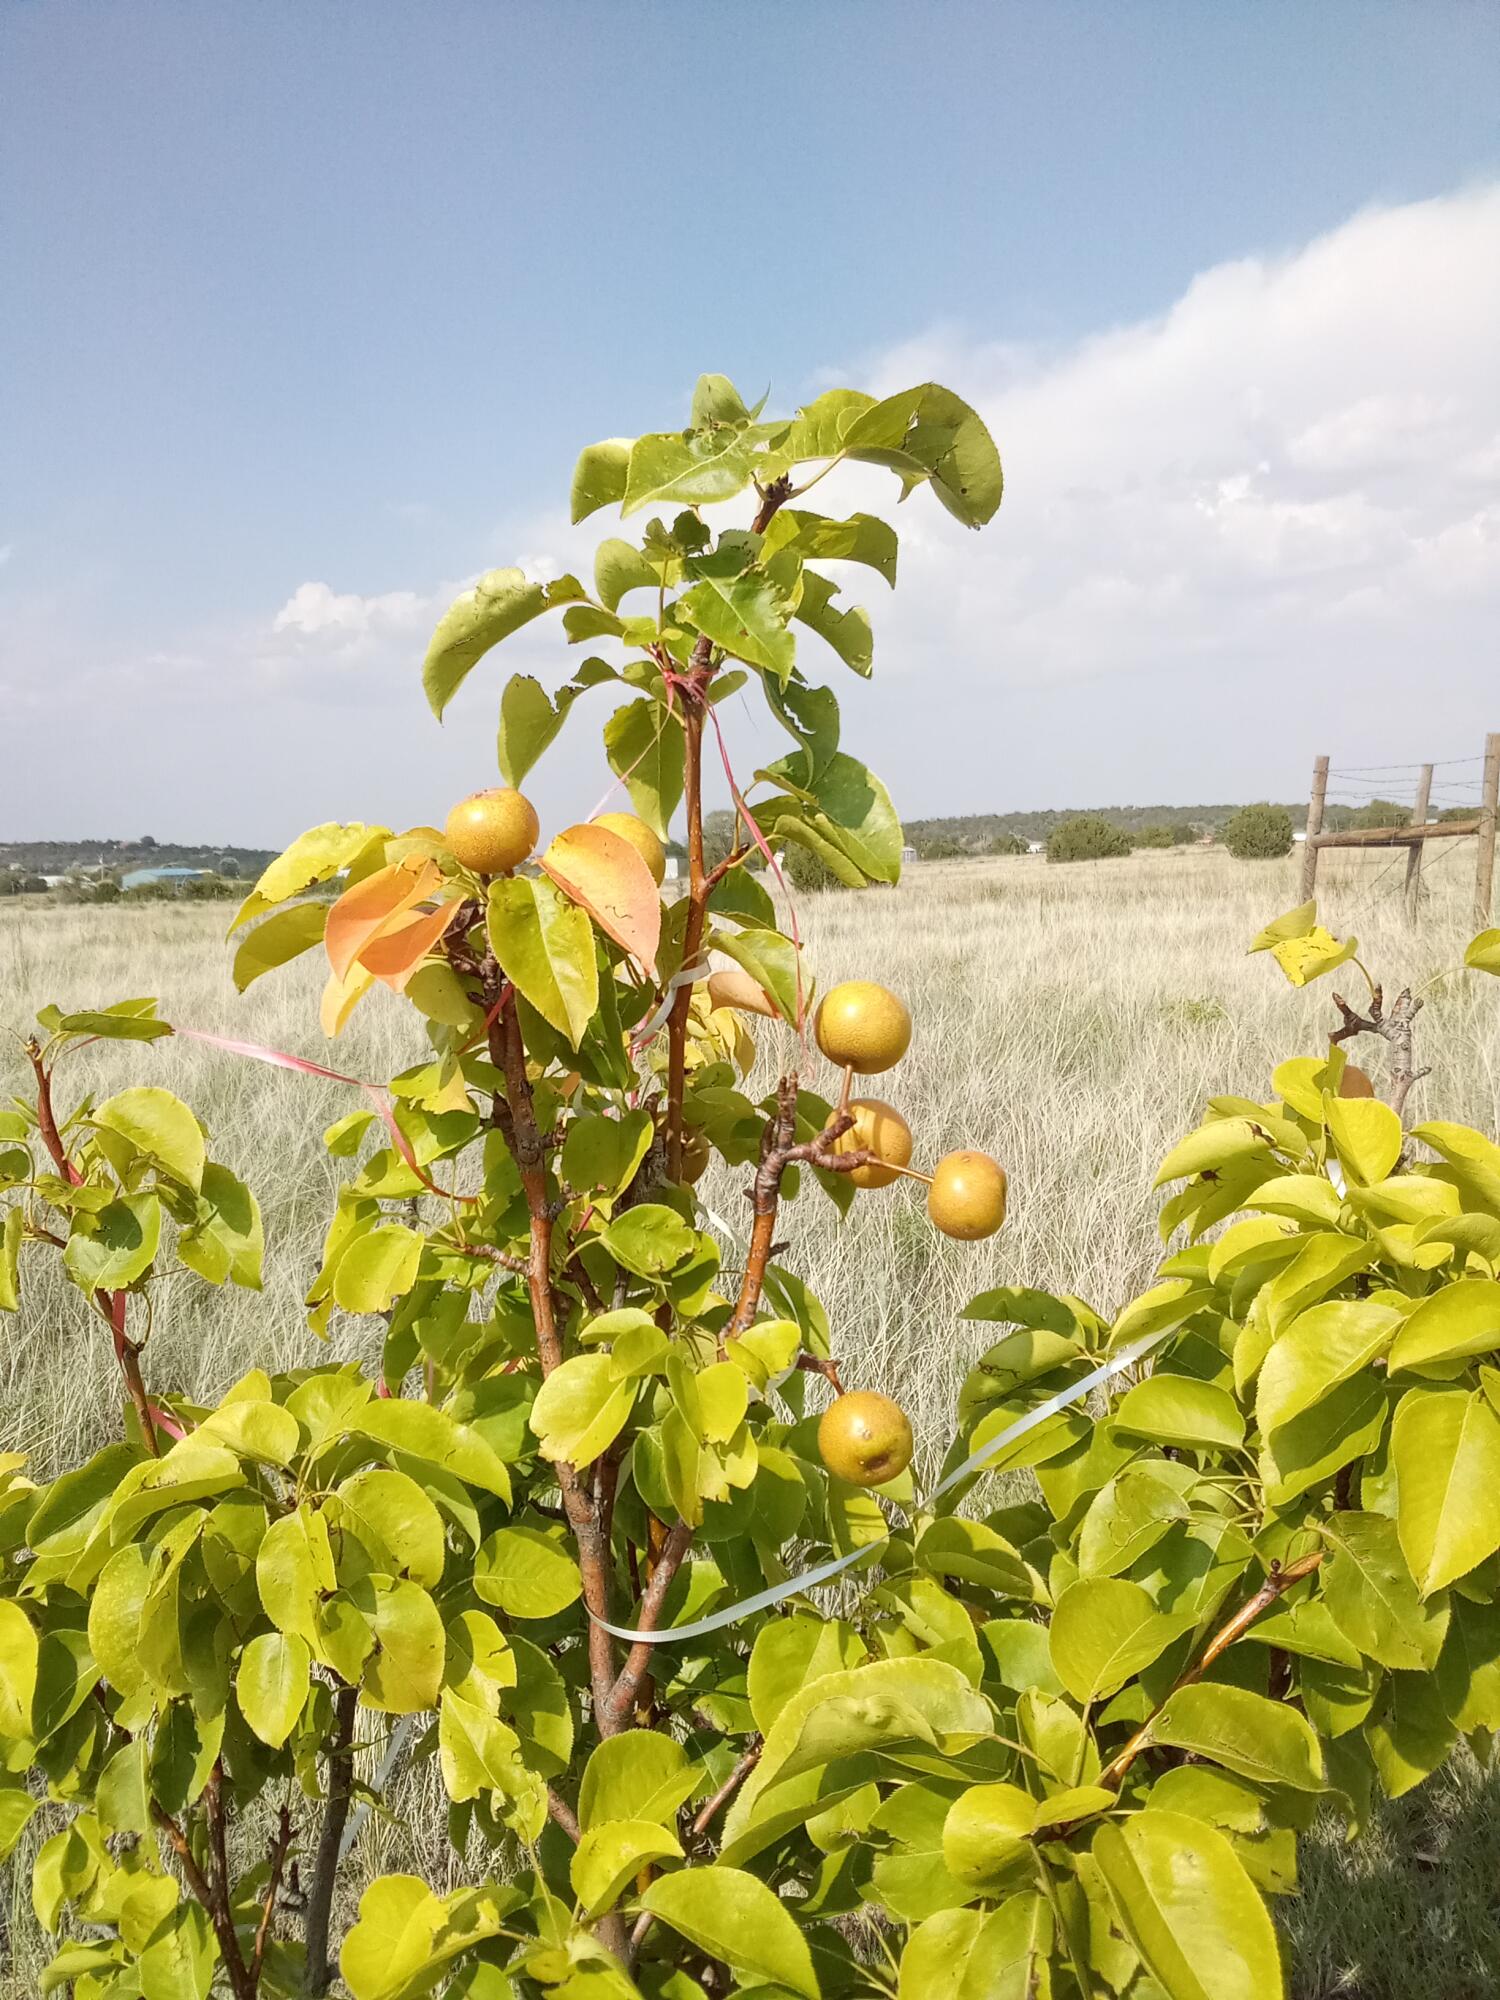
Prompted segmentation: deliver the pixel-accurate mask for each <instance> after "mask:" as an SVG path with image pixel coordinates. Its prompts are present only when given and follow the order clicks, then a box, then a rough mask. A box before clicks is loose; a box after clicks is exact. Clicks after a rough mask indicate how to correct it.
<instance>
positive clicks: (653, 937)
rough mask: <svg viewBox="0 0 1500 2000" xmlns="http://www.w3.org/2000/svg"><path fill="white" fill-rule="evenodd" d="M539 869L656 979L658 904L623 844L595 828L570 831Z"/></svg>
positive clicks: (644, 870) (640, 865)
mask: <svg viewBox="0 0 1500 2000" xmlns="http://www.w3.org/2000/svg"><path fill="white" fill-rule="evenodd" d="M542 868H543V870H544V871H545V872H546V874H548V875H549V876H551V878H552V880H553V881H554V882H555V883H556V884H557V886H558V888H559V889H561V891H562V892H563V894H564V895H565V896H566V897H567V898H568V900H569V901H570V902H573V903H577V904H578V906H579V908H580V909H584V910H587V911H588V913H589V915H590V916H591V917H592V918H593V920H594V922H595V923H596V924H597V925H598V926H599V928H600V930H601V931H603V932H604V934H605V936H606V937H612V938H613V939H614V941H615V943H616V944H617V945H619V946H620V947H621V948H622V950H625V951H628V952H629V953H630V955H631V957H632V958H635V959H638V960H639V961H640V963H641V965H642V966H644V968H645V970H646V973H647V975H648V977H650V978H652V979H654V978H655V977H656V947H657V945H658V944H659V943H660V941H661V902H660V899H659V898H658V896H657V893H656V884H655V882H654V881H652V879H651V870H650V869H649V868H648V867H647V866H646V864H645V862H644V861H643V860H642V859H641V857H640V855H639V854H637V852H636V850H635V849H634V848H633V847H632V846H631V844H630V842H629V841H628V840H622V839H621V837H620V835H619V834H617V833H612V832H611V831H610V829H609V828H608V827H607V826H599V825H598V824H597V823H592V824H589V825H585V826H570V827H569V828H568V829H567V831H566V832H564V833H560V834H558V836H557V838H556V839H555V840H554V841H553V842H552V843H551V845H550V846H549V847H548V849H547V851H546V853H545V854H544V855H543V856H542Z"/></svg>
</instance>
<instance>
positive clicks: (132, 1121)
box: [89, 1086, 208, 1188]
mask: <svg viewBox="0 0 1500 2000" xmlns="http://www.w3.org/2000/svg"><path fill="white" fill-rule="evenodd" d="M89 1122H90V1123H91V1124H93V1125H96V1126H98V1127H100V1128H101V1129H102V1130H104V1131H106V1132H117V1133H118V1134H119V1135H120V1137H121V1138H122V1139H124V1140H125V1141H126V1142H127V1143H128V1144H129V1145H131V1146H133V1147H134V1148H135V1150H136V1151H137V1152H138V1153H143V1154H144V1155H145V1156H146V1158H147V1159H148V1160H150V1161H151V1162H152V1164H153V1165H155V1166H157V1167H160V1168H161V1170H162V1171H163V1172H164V1173H168V1174H170V1175H171V1176H172V1178H173V1179H174V1180H178V1181H181V1182H182V1183H183V1184H184V1186H186V1187H190V1188H197V1187H199V1186H201V1185H202V1181H203V1165H204V1161H205V1160H206V1159H207V1157H208V1155H207V1150H206V1148H205V1146H204V1143H203V1130H202V1127H201V1126H200V1125H199V1123H198V1121H197V1119H196V1118H195V1117H194V1116H193V1114H192V1112H191V1111H190V1110H189V1109H188V1107H187V1106H186V1105H185V1104H184V1103H183V1102H182V1099H181V1098H180V1097H174V1096H173V1095H172V1093H171V1091H170V1090H158V1089H154V1088H151V1087H149V1086H145V1087H142V1088H140V1089H136V1090H122V1091H121V1092H120V1093H119V1095H118V1096H117V1097H111V1098H109V1099H108V1100H107V1101H106V1102H105V1103H103V1104H101V1105H99V1106H98V1107H97V1109H96V1110H95V1111H94V1112H93V1113H92V1115H91V1118H90V1121H89Z"/></svg>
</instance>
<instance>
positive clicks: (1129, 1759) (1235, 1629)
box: [1099, 1550, 1323, 1792]
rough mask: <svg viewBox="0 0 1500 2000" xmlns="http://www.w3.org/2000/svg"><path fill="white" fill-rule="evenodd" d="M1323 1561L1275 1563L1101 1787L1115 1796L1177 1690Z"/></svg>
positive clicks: (1318, 1557)
mask: <svg viewBox="0 0 1500 2000" xmlns="http://www.w3.org/2000/svg"><path fill="white" fill-rule="evenodd" d="M1322 1561H1323V1554H1322V1551H1321V1550H1316V1551H1315V1552H1314V1553H1313V1554H1312V1555H1309V1556H1301V1557H1299V1558H1298V1560H1297V1561H1296V1562H1293V1563H1288V1564H1287V1566H1286V1568H1285V1569H1282V1568H1280V1567H1279V1566H1278V1565H1277V1564H1276V1563H1272V1565H1271V1573H1270V1575H1269V1576H1268V1577H1267V1578H1266V1580H1265V1582H1264V1583H1263V1584H1262V1585H1261V1587H1260V1589H1259V1590H1258V1591H1256V1593H1255V1595H1254V1596H1253V1597H1251V1598H1249V1599H1247V1600H1246V1602H1245V1603H1244V1604H1242V1605H1241V1606H1240V1608H1239V1610H1238V1611H1236V1612H1235V1614H1234V1616H1233V1617H1232V1618H1229V1619H1227V1620H1226V1621H1225V1623H1224V1624H1222V1625H1221V1626H1220V1627H1219V1629H1218V1631H1217V1632H1215V1634H1214V1636H1213V1637H1212V1638H1211V1639H1210V1640H1209V1642H1208V1644H1207V1645H1206V1646H1205V1647H1204V1649H1203V1652H1202V1654H1201V1655H1200V1656H1199V1658H1198V1659H1197V1660H1196V1661H1195V1662H1194V1664H1193V1665H1192V1666H1190V1667H1187V1668H1185V1669H1184V1671H1183V1672H1182V1673H1180V1674H1179V1675H1178V1676H1177V1678H1176V1680H1175V1681H1173V1683H1172V1685H1171V1687H1170V1688H1168V1690H1167V1692H1166V1695H1165V1697H1164V1698H1163V1699H1162V1700H1161V1701H1160V1702H1158V1703H1157V1705H1156V1707H1155V1708H1154V1709H1153V1710H1152V1712H1151V1714H1150V1715H1149V1716H1148V1717H1147V1718H1146V1720H1145V1721H1144V1722H1143V1723H1142V1724H1141V1726H1140V1728H1139V1729H1138V1730H1137V1731H1136V1732H1135V1734H1134V1736H1132V1737H1131V1739H1130V1741H1129V1742H1128V1743H1127V1744H1126V1745H1125V1748H1124V1749H1123V1750H1121V1751H1120V1752H1119V1754H1118V1755H1117V1756H1116V1757H1114V1758H1113V1759H1112V1760H1111V1761H1110V1762H1109V1763H1108V1764H1106V1765H1105V1767H1104V1769H1103V1771H1102V1772H1101V1773H1100V1775H1099V1783H1100V1784H1101V1785H1103V1786H1105V1787H1106V1788H1107V1789H1108V1790H1109V1791H1112V1792H1113V1791H1117V1790H1118V1789H1119V1787H1120V1783H1121V1781H1122V1780H1123V1778H1124V1776H1125V1773H1126V1772H1127V1771H1128V1770H1129V1769H1130V1767H1131V1765H1132V1764H1133V1763H1134V1762H1135V1760H1136V1758H1137V1757H1139V1756H1140V1754H1141V1752H1142V1751H1143V1750H1147V1749H1149V1748H1150V1746H1151V1725H1152V1723H1154V1722H1155V1720H1156V1718H1157V1716H1159V1715H1160V1714H1161V1712H1162V1710H1163V1709H1164V1708H1165V1707H1166V1705H1167V1703H1168V1702H1169V1701H1170V1700H1171V1699H1172V1696H1173V1695H1174V1694H1176V1692H1177V1690H1178V1689H1179V1688H1185V1687H1190V1686H1191V1685H1192V1684H1193V1682H1194V1681H1200V1680H1202V1678H1203V1676H1204V1675H1205V1674H1206V1673H1207V1672H1208V1670H1209V1668H1210V1667H1211V1666H1212V1665H1213V1663H1214V1661H1215V1660H1217V1659H1218V1658H1219V1656H1220V1654H1222V1653H1226V1652H1228V1650H1229V1648H1230V1647H1231V1646H1232V1645H1233V1644H1234V1642H1235V1640H1236V1639H1239V1638H1241V1637H1243V1635H1244V1634H1245V1632H1246V1631H1248V1629H1249V1628H1250V1626H1252V1625H1253V1624H1254V1623H1255V1621H1256V1619H1257V1618H1259V1616H1260V1614H1261V1613H1262V1611H1264V1610H1266V1609H1267V1608H1268V1607H1269V1606H1270V1605H1272V1604H1274V1603H1275V1602H1276V1600H1277V1598H1278V1597H1280V1596H1281V1595H1282V1594H1283V1593H1284V1592H1285V1591H1288V1590H1290V1589H1291V1587H1292V1585H1293V1584H1294V1583H1300V1582H1301V1581H1302V1579H1303V1578H1304V1577H1305V1576H1311V1575H1312V1573H1313V1571H1314V1570H1316V1569H1317V1568H1318V1567H1319V1566H1320V1565H1321V1563H1322Z"/></svg>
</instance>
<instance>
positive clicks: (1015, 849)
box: [985, 833, 1031, 855]
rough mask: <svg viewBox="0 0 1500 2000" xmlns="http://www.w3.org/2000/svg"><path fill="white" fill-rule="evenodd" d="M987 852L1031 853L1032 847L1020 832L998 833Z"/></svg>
mask: <svg viewBox="0 0 1500 2000" xmlns="http://www.w3.org/2000/svg"><path fill="white" fill-rule="evenodd" d="M985 852H986V853H988V854H995V855H1008V854H1029V853H1030V852H1031V847H1030V844H1029V842H1027V841H1025V840H1023V839H1022V837H1021V835H1020V834H1019V833H997V834H996V835H995V837H994V839H993V840H992V841H991V842H990V844H989V846H988V848H986V850H985Z"/></svg>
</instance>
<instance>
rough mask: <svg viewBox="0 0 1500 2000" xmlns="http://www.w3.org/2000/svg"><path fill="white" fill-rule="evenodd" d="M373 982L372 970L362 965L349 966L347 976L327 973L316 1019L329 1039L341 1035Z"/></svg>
mask: <svg viewBox="0 0 1500 2000" xmlns="http://www.w3.org/2000/svg"><path fill="white" fill-rule="evenodd" d="M374 984H375V975H374V973H373V972H366V971H365V969H364V967H363V966H362V965H354V966H351V967H350V968H349V973H348V976H347V978H344V979H340V977H339V975H338V974H337V973H336V972H330V973H329V975H328V984H327V985H326V986H325V987H324V988H323V1001H322V1005H321V1006H320V1007H319V1009H318V1019H319V1021H320V1022H321V1023H322V1027H323V1033H324V1034H325V1035H326V1036H327V1037H328V1039H329V1040H330V1041H332V1040H333V1038H334V1036H335V1035H341V1034H342V1033H343V1031H344V1024H345V1022H347V1020H348V1019H349V1016H350V1015H351V1014H352V1013H353V1012H354V1010H355V1008H356V1007H357V1006H358V1005H359V1003H360V1001H361V1000H363V999H364V997H365V995H366V994H367V993H368V992H369V990H370V988H371V987H372V986H373V985H374Z"/></svg>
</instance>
